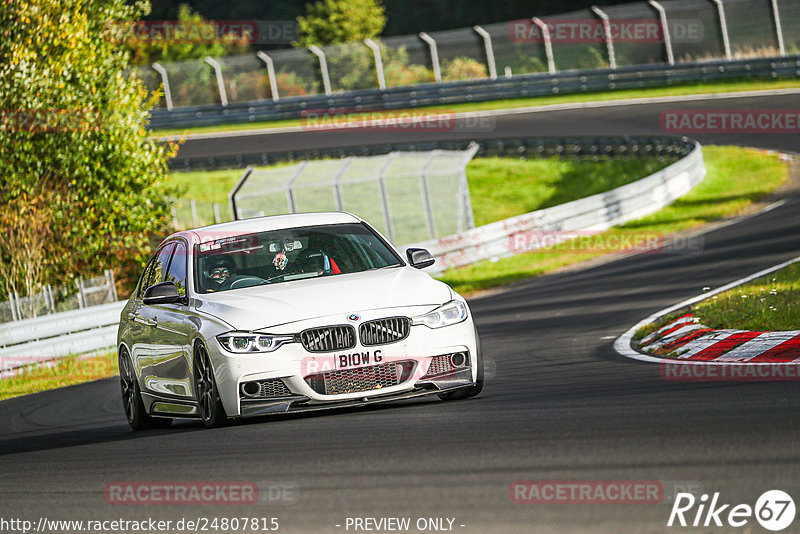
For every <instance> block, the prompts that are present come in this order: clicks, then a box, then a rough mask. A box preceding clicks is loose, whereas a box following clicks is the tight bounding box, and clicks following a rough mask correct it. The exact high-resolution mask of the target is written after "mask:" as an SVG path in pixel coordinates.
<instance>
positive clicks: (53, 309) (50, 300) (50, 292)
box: [43, 284, 56, 313]
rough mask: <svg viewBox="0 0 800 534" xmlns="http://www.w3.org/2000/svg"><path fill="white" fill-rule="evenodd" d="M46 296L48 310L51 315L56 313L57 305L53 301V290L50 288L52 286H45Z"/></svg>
mask: <svg viewBox="0 0 800 534" xmlns="http://www.w3.org/2000/svg"><path fill="white" fill-rule="evenodd" d="M43 291H44V294H45V302H46V303H47V308H48V309H49V310H50V313H55V312H56V303H55V300H54V299H53V288H52V287H50V284H45V285H44V288H43Z"/></svg>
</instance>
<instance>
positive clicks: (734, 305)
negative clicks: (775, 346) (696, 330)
mask: <svg viewBox="0 0 800 534" xmlns="http://www.w3.org/2000/svg"><path fill="white" fill-rule="evenodd" d="M693 311H694V314H695V315H696V316H697V317H698V319H699V320H700V322H701V323H702V324H704V325H706V326H709V327H711V328H735V329H738V330H757V331H765V330H798V329H800V264H798V263H794V264H792V265H789V266H788V267H785V268H784V269H781V270H780V271H777V272H774V273H772V274H769V275H767V276H765V277H763V278H759V279H758V280H754V281H753V282H750V283H748V284H744V285H741V286H739V287H736V288H733V289H731V290H729V291H725V292H724V293H720V294H719V295H715V296H713V297H711V298H710V299H708V300H704V301H703V302H701V303H699V304H698V305H697V306H695V307H694V310H693Z"/></svg>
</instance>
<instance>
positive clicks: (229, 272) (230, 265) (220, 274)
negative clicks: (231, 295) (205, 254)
mask: <svg viewBox="0 0 800 534" xmlns="http://www.w3.org/2000/svg"><path fill="white" fill-rule="evenodd" d="M204 274H205V275H206V288H207V290H208V291H219V290H221V289H227V287H223V286H225V283H226V282H228V280H229V279H230V278H231V277H232V276H234V275H235V274H236V262H234V261H233V258H231V257H229V256H219V257H216V258H210V259H209V262H208V269H206V271H205V273H204Z"/></svg>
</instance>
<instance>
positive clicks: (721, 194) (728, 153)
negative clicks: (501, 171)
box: [441, 146, 788, 294]
mask: <svg viewBox="0 0 800 534" xmlns="http://www.w3.org/2000/svg"><path fill="white" fill-rule="evenodd" d="M703 155H704V157H705V161H706V167H707V169H708V175H707V176H706V178H705V180H704V181H703V182H702V183H701V184H699V185H698V186H696V187H695V188H694V189H693V190H692V191H690V192H689V193H688V194H687V195H685V196H683V197H682V198H680V199H678V200H677V201H675V202H674V203H673V204H671V205H670V206H667V207H666V208H664V209H662V210H660V211H658V212H657V213H655V214H653V215H650V216H648V217H645V218H642V219H639V220H636V221H631V222H629V223H627V224H625V225H622V226H620V227H618V228H613V229H611V230H609V231H607V232H603V233H601V234H599V236H598V237H597V238H596V239H594V240H593V241H592V246H589V247H587V246H583V245H582V244H581V243H580V242H577V241H573V242H571V243H567V244H566V245H562V246H558V247H555V248H549V249H542V250H537V251H535V252H529V253H524V254H518V255H516V256H512V257H509V258H503V259H500V260H498V261H496V262H491V261H482V262H479V263H475V264H473V265H470V266H468V267H464V268H462V269H454V270H451V271H448V272H446V273H444V275H443V276H442V277H441V279H442V280H444V281H445V282H447V283H448V284H450V285H452V286H453V288H454V289H455V290H456V291H459V292H463V293H467V294H469V293H471V292H475V291H477V290H483V289H488V288H492V287H496V286H499V285H502V284H506V283H509V282H513V281H515V280H520V279H523V278H527V277H530V276H537V275H542V274H546V273H549V272H552V271H554V270H557V269H560V268H563V267H566V266H570V265H574V264H577V263H580V262H583V261H586V260H590V259H593V258H597V257H599V256H601V255H603V254H606V253H608V252H609V251H610V250H611V249H613V246H610V245H609V246H607V247H603V246H602V245H603V244H604V243H605V244H613V243H618V242H620V241H622V240H623V239H625V238H629V239H630V238H635V237H640V238H641V237H645V238H647V239H652V238H655V239H660V238H661V237H663V236H666V235H668V234H670V233H674V232H677V231H681V230H686V229H688V228H693V227H696V226H699V225H701V224H705V223H708V222H712V221H715V220H719V219H722V218H726V217H731V216H734V215H737V214H739V213H741V212H743V211H744V210H746V209H747V208H748V207H749V206H751V205H752V204H753V203H754V202H756V201H758V200H759V199H760V198H762V197H763V196H764V195H766V194H767V193H769V192H771V191H773V190H774V189H775V188H777V187H778V186H779V185H780V184H781V183H783V182H784V181H785V180H786V177H787V175H788V170H787V168H786V165H784V164H783V162H781V161H780V160H779V159H778V156H777V155H774V154H767V153H765V152H763V151H758V150H754V149H745V148H739V147H714V146H711V147H704V148H703ZM597 243H600V245H601V246H596V245H597ZM611 251H613V250H611Z"/></svg>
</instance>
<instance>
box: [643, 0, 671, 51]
mask: <svg viewBox="0 0 800 534" xmlns="http://www.w3.org/2000/svg"><path fill="white" fill-rule="evenodd" d="M648 2H649V3H650V5H651V6H653V7H654V8H655V10H656V11H658V18H659V19H660V20H661V31H663V32H664V48H666V50H667V62H668V63H669V64H670V65H674V64H675V56H674V55H673V53H672V36H671V35H670V33H669V26H668V25H667V11H666V10H665V9H664V8H663V7H662V6H661V4H659V3H658V2H656V0H648Z"/></svg>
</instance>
